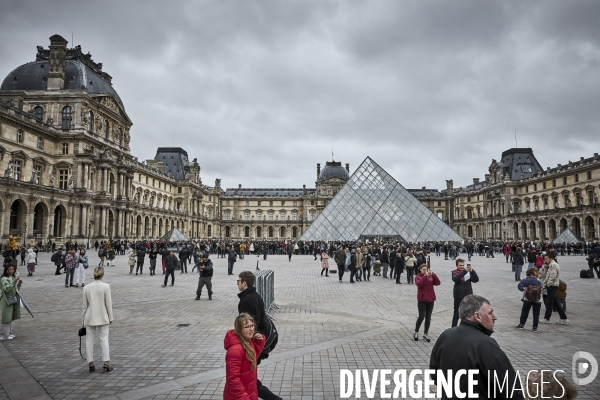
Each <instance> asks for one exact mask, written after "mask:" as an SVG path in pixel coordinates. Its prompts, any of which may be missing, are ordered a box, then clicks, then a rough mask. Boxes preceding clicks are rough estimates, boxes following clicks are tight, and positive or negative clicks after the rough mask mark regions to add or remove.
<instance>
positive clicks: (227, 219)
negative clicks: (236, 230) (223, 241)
mask: <svg viewBox="0 0 600 400" xmlns="http://www.w3.org/2000/svg"><path fill="white" fill-rule="evenodd" d="M230 219H231V211H229V210H225V220H226V221H229V220H230Z"/></svg>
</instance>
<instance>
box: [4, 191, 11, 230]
mask: <svg viewBox="0 0 600 400" xmlns="http://www.w3.org/2000/svg"><path fill="white" fill-rule="evenodd" d="M11 206H12V199H9V198H6V202H5V205H4V213H2V218H3V221H2V232H3V233H4V234H5V235H6V236H8V234H9V233H10V207H11Z"/></svg>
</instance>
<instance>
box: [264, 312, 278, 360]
mask: <svg viewBox="0 0 600 400" xmlns="http://www.w3.org/2000/svg"><path fill="white" fill-rule="evenodd" d="M263 327H264V332H263V333H264V335H265V338H266V339H265V347H264V348H263V351H262V353H260V358H261V359H263V358H268V357H269V353H270V352H272V351H273V350H275V347H276V346H277V342H278V341H279V333H277V328H276V327H275V324H274V323H273V321H272V320H271V318H269V317H267V316H266V315H265V320H264V323H263Z"/></svg>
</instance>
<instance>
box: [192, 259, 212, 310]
mask: <svg viewBox="0 0 600 400" xmlns="http://www.w3.org/2000/svg"><path fill="white" fill-rule="evenodd" d="M198 272H199V273H200V279H199V280H198V288H197V289H196V300H200V295H202V288H203V287H204V285H206V290H207V291H208V299H209V300H212V294H213V291H212V276H213V263H212V261H211V260H210V259H209V258H208V254H206V253H205V254H204V255H203V256H202V261H200V266H199V267H198Z"/></svg>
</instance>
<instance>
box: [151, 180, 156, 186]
mask: <svg viewBox="0 0 600 400" xmlns="http://www.w3.org/2000/svg"><path fill="white" fill-rule="evenodd" d="M155 184H156V179H154V178H152V187H154V185H155Z"/></svg>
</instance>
